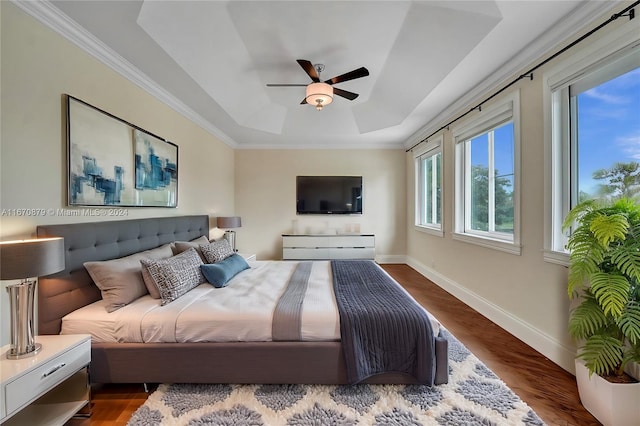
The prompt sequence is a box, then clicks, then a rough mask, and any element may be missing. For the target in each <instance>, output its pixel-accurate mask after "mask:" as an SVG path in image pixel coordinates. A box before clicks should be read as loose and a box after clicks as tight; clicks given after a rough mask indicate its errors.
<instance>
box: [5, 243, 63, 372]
mask: <svg viewBox="0 0 640 426" xmlns="http://www.w3.org/2000/svg"><path fill="white" fill-rule="evenodd" d="M63 269H64V238H39V239H31V240H17V241H2V242H0V280H16V279H21V280H22V281H21V282H20V283H18V284H11V285H8V286H7V292H8V293H9V303H10V311H11V348H10V349H9V352H7V358H9V359H20V358H26V357H29V356H33V355H35V354H36V353H38V351H39V350H40V349H41V348H42V345H41V344H39V343H35V332H34V326H35V324H34V318H33V317H34V315H33V313H34V309H33V304H34V297H35V288H36V281H35V280H31V279H30V278H33V277H40V276H44V275H51V274H54V273H56V272H60V271H62V270H63Z"/></svg>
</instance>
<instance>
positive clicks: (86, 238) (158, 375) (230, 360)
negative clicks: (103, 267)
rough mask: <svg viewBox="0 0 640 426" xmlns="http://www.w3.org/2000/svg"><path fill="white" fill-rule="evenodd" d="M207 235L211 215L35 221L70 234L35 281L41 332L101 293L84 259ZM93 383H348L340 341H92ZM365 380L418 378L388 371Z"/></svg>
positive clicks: (45, 232) (443, 371)
mask: <svg viewBox="0 0 640 426" xmlns="http://www.w3.org/2000/svg"><path fill="white" fill-rule="evenodd" d="M208 234H209V218H208V217H207V216H177V217H164V218H153V219H134V220H125V221H110V222H100V223H77V224H68V225H47V226H38V228H37V235H38V237H40V238H44V237H53V236H61V237H64V238H65V261H66V269H65V270H64V271H62V272H60V273H58V274H55V275H52V276H49V277H43V278H41V279H40V281H39V285H38V333H39V334H59V333H60V327H61V323H62V317H64V316H65V315H67V314H68V313H70V312H72V311H74V310H76V309H79V308H81V307H82V306H86V305H88V304H90V303H93V302H95V301H97V300H99V299H100V298H101V296H100V291H99V290H98V288H97V287H96V286H95V284H94V283H93V281H92V280H91V278H90V277H89V274H88V273H87V272H86V270H85V268H84V266H83V263H84V262H88V261H101V260H109V259H115V258H119V257H123V256H128V255H130V254H133V253H136V252H139V251H143V250H149V249H152V248H155V247H158V246H160V245H163V244H167V243H170V242H172V241H189V240H192V239H194V238H197V237H199V236H201V235H208ZM447 346H448V345H447V340H446V339H443V338H440V337H437V338H436V361H437V362H436V374H435V383H436V384H441V383H446V382H447V380H448V354H447ZM91 381H92V382H94V383H308V384H346V383H347V375H346V369H345V363H344V357H343V353H342V347H341V344H340V342H230V343H224V342H221V343H92V345H91ZM367 382H368V383H415V380H414V379H413V377H410V376H408V375H404V374H384V375H378V376H374V377H372V378H370V379H369V380H367Z"/></svg>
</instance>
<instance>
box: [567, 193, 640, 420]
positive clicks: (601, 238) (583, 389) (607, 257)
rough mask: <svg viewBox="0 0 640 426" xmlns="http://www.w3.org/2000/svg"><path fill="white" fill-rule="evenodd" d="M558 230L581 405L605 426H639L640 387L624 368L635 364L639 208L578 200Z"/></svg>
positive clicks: (638, 358) (639, 338)
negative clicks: (563, 243) (565, 237)
mask: <svg viewBox="0 0 640 426" xmlns="http://www.w3.org/2000/svg"><path fill="white" fill-rule="evenodd" d="M563 227H564V228H565V229H569V228H571V236H570V237H569V242H568V244H567V248H568V249H569V250H570V253H571V255H570V266H569V281H568V293H569V297H570V298H572V299H574V298H579V303H578V305H577V306H576V307H575V308H574V309H573V310H572V311H571V314H570V317H569V334H570V335H571V336H572V337H573V338H575V339H576V340H578V341H579V342H580V345H579V348H578V356H577V358H576V379H577V382H578V391H579V393H580V400H581V401H582V404H583V405H584V406H585V408H587V410H589V411H590V412H591V413H592V414H593V415H594V416H595V417H596V418H597V419H598V420H600V421H601V422H602V423H604V424H605V425H627V424H637V423H636V422H637V421H638V419H640V383H638V381H637V380H634V378H633V377H630V376H629V375H627V374H625V367H628V366H631V365H633V363H639V362H640V205H638V204H637V203H636V202H634V201H633V200H630V199H621V200H618V201H615V202H599V201H595V200H588V201H583V202H582V203H580V204H578V205H577V206H576V207H574V208H573V209H572V210H571V212H570V213H569V215H568V216H567V218H566V220H565V222H564V224H563ZM626 369H627V371H631V370H630V369H629V368H626ZM636 375H637V370H636ZM637 378H638V377H636V379H637Z"/></svg>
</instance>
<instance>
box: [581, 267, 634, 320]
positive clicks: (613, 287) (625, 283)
mask: <svg viewBox="0 0 640 426" xmlns="http://www.w3.org/2000/svg"><path fill="white" fill-rule="evenodd" d="M590 281H591V291H592V293H593V295H594V297H595V298H596V300H597V301H598V303H599V304H600V306H602V309H603V311H604V314H605V315H611V316H613V317H614V318H618V317H619V316H620V315H622V311H623V310H624V308H625V306H626V305H627V303H628V302H629V293H630V290H631V283H630V282H629V280H627V279H626V278H625V276H624V275H614V274H608V273H606V272H596V273H594V274H591V277H590Z"/></svg>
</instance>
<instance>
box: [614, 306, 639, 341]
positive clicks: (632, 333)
mask: <svg viewBox="0 0 640 426" xmlns="http://www.w3.org/2000/svg"><path fill="white" fill-rule="evenodd" d="M618 326H619V327H620V330H621V331H622V334H623V335H624V336H625V337H626V338H627V339H629V342H631V344H632V345H638V347H640V303H639V302H629V304H628V305H627V308H626V309H625V311H624V312H623V314H622V315H620V318H619V319H618Z"/></svg>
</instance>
